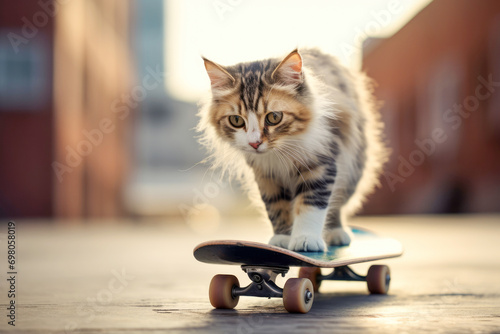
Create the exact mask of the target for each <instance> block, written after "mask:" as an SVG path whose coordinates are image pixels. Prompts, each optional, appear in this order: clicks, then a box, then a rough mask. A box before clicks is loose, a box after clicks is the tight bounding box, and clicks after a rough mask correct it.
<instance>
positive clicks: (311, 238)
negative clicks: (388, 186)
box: [198, 49, 387, 251]
mask: <svg viewBox="0 0 500 334" xmlns="http://www.w3.org/2000/svg"><path fill="white" fill-rule="evenodd" d="M204 60H205V67H206V69H207V72H208V74H209V77H210V80H211V84H212V96H211V97H210V98H209V99H208V100H207V101H206V102H205V103H204V104H203V105H202V107H201V110H200V118H201V120H200V123H199V125H198V130H199V131H200V132H202V139H201V142H202V143H203V144H204V145H206V146H207V147H208V148H209V149H210V151H211V152H212V155H211V160H212V163H213V166H214V167H215V168H219V167H220V168H222V170H223V171H224V172H227V173H229V174H230V175H231V176H234V177H236V178H237V179H239V180H241V181H242V182H243V183H244V184H245V185H246V187H247V188H248V189H249V191H250V194H251V197H253V198H254V199H255V198H258V200H257V203H258V204H259V205H260V206H261V207H262V206H263V207H265V211H266V212H267V217H268V218H269V220H270V221H271V223H272V225H273V230H274V233H275V236H274V237H273V238H272V239H271V241H270V243H272V244H275V245H278V246H281V247H286V248H289V249H292V250H297V251H301V250H308V251H321V250H324V249H325V246H326V244H331V245H338V244H348V243H349V242H350V231H349V230H348V229H347V228H346V227H345V226H344V225H343V224H342V222H343V221H344V220H345V219H346V216H347V215H350V214H353V213H354V212H355V211H356V210H357V209H359V208H360V206H361V203H362V201H363V200H364V198H365V197H366V195H367V194H368V193H370V192H371V191H372V189H373V188H374V186H375V185H377V184H378V175H379V173H380V170H381V167H382V165H383V163H384V162H385V160H386V157H387V154H386V150H385V148H384V145H383V143H382V140H381V130H382V125H381V123H380V121H379V115H378V112H377V110H376V108H375V105H374V103H373V99H372V95H371V91H370V85H369V81H368V80H367V79H366V77H365V76H363V75H362V74H359V73H357V74H354V73H352V72H349V71H348V70H347V69H345V68H344V67H342V66H340V65H339V64H338V63H337V61H336V60H335V59H334V58H333V57H331V56H329V55H326V54H324V53H322V52H320V51H319V50H316V49H305V50H301V52H300V53H299V52H298V51H297V50H295V51H293V52H292V53H290V54H289V55H288V56H287V57H285V58H283V59H266V60H262V61H255V62H250V63H241V64H237V65H234V66H225V67H222V66H220V65H218V64H215V63H213V62H211V61H209V60H206V59H204ZM273 112H274V113H278V114H276V115H282V119H281V121H280V122H279V123H277V124H271V123H269V122H268V121H266V117H270V119H272V120H274V119H279V118H274V115H275V114H273V115H271V116H267V115H268V114H269V113H273ZM231 115H233V116H238V117H242V118H243V120H244V125H243V126H242V127H240V128H238V127H235V126H233V125H232V123H231V117H230V116H231ZM250 144H252V145H250ZM325 242H326V243H325Z"/></svg>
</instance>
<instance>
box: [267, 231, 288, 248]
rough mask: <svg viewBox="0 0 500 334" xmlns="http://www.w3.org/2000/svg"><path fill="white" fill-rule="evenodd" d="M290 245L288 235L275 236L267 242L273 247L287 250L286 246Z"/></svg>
mask: <svg viewBox="0 0 500 334" xmlns="http://www.w3.org/2000/svg"><path fill="white" fill-rule="evenodd" d="M289 243H290V235H288V234H275V235H273V237H272V238H271V240H269V244H270V245H273V246H278V247H281V248H288V244H289Z"/></svg>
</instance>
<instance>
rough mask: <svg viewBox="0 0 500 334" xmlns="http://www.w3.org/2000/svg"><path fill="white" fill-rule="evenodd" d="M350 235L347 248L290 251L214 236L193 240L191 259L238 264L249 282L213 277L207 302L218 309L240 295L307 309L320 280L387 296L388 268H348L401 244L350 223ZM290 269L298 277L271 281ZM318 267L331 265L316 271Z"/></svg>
mask: <svg viewBox="0 0 500 334" xmlns="http://www.w3.org/2000/svg"><path fill="white" fill-rule="evenodd" d="M351 230H352V232H353V238H352V241H351V244H350V245H348V246H330V247H329V248H328V250H327V251H325V252H294V251H290V250H287V249H284V248H281V247H276V246H271V245H267V244H263V243H258V242H252V241H240V240H215V241H207V242H204V243H201V244H199V245H198V246H196V247H195V249H194V257H195V258H196V259H197V260H198V261H201V262H205V263H213V264H230V265H240V266H241V268H242V269H243V271H244V272H245V273H246V274H247V275H248V277H249V278H250V280H251V283H250V284H249V285H248V286H246V287H240V284H239V281H238V279H237V278H236V276H234V275H216V276H214V277H213V278H212V281H211V282H210V288H209V298H210V303H211V304H212V306H213V307H215V308H218V309H232V308H234V307H236V305H237V304H238V301H239V298H240V296H255V297H267V298H283V305H284V307H285V309H286V310H287V311H288V312H290V313H307V312H309V310H310V309H311V307H312V304H313V301H314V293H315V292H318V289H319V287H320V285H321V283H322V282H323V281H327V280H336V281H363V282H367V285H368V291H369V292H370V293H372V294H387V292H388V290H389V283H390V280H391V276H390V270H389V267H387V266H386V265H372V266H371V267H370V268H369V270H368V273H367V275H366V276H362V275H359V274H357V273H356V272H354V270H352V269H351V268H350V267H349V266H350V265H352V264H357V263H362V262H368V261H376V260H381V259H388V258H393V257H398V256H401V255H402V254H403V247H402V245H401V243H399V242H398V241H397V240H395V239H392V238H387V237H382V236H379V235H377V234H375V233H373V232H370V231H368V230H365V229H361V228H357V227H351ZM290 267H300V270H299V277H298V278H290V279H288V280H287V281H286V282H285V285H284V287H283V288H280V287H279V286H278V285H276V283H275V281H276V278H277V276H278V275H282V276H283V277H284V276H285V274H286V273H287V272H288V270H289V269H290ZM321 268H333V271H331V272H330V273H329V274H327V275H322V273H321Z"/></svg>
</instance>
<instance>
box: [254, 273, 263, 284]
mask: <svg viewBox="0 0 500 334" xmlns="http://www.w3.org/2000/svg"><path fill="white" fill-rule="evenodd" d="M253 281H254V282H256V283H259V282H260V281H262V277H261V276H260V275H258V274H255V275H253Z"/></svg>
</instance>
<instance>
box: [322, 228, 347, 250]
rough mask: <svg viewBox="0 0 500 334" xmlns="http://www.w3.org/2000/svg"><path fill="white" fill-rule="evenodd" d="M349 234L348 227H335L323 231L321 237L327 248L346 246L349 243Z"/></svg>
mask: <svg viewBox="0 0 500 334" xmlns="http://www.w3.org/2000/svg"><path fill="white" fill-rule="evenodd" d="M351 234H352V232H351V231H350V229H349V228H348V227H337V228H333V229H331V230H327V231H325V232H324V233H323V237H324V239H325V241H326V243H327V244H328V245H329V246H347V245H349V244H350V243H351Z"/></svg>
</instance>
